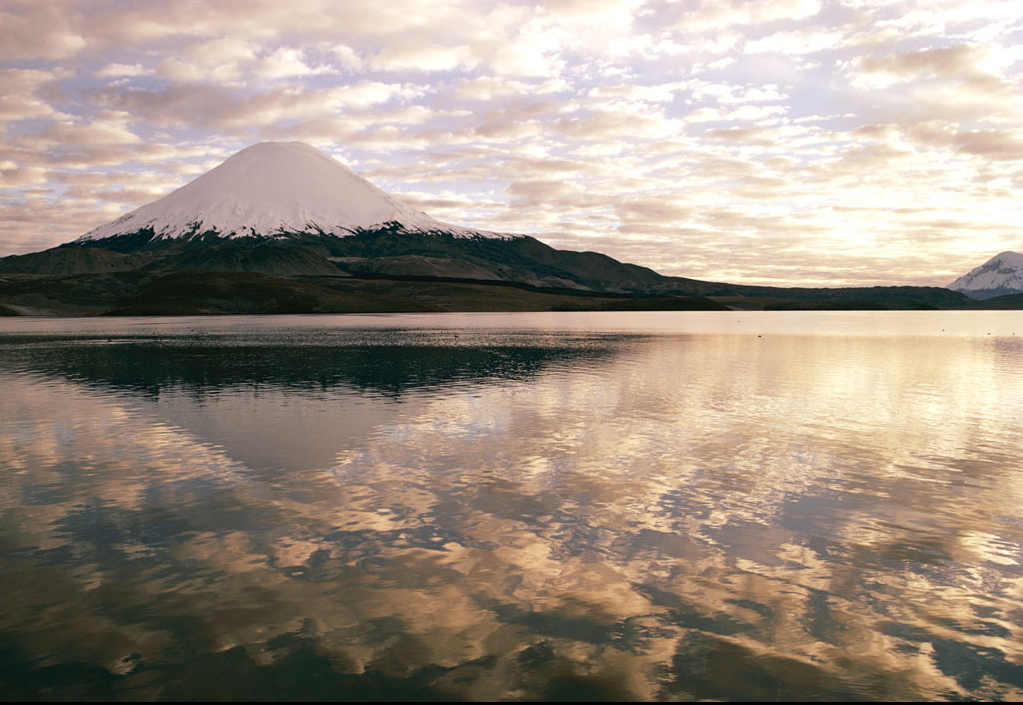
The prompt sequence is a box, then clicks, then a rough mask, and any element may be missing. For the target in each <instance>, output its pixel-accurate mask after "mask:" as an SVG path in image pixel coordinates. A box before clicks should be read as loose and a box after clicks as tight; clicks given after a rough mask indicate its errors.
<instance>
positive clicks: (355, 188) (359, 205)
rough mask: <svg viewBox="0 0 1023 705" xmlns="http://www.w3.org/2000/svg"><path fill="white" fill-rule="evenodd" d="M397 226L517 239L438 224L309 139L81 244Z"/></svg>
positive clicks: (241, 158)
mask: <svg viewBox="0 0 1023 705" xmlns="http://www.w3.org/2000/svg"><path fill="white" fill-rule="evenodd" d="M395 224H397V225H398V226H400V228H401V229H403V230H405V231H408V232H430V231H442V232H445V233H449V234H452V235H455V236H462V237H501V238H507V237H510V236H508V235H497V234H495V233H489V232H484V231H478V230H471V229H469V228H462V227H458V226H455V225H447V224H445V223H441V222H439V221H436V220H434V219H433V218H431V217H430V216H428V215H426V214H425V213H422V212H420V211H417V210H415V209H413V208H410V207H409V206H407V205H405V204H403V203H401V202H400V201H398V200H397V199H395V198H393V197H391V196H389V195H388V194H386V193H384V192H383V191H381V190H380V189H379V188H377V187H376V186H374V185H373V184H371V183H369V182H368V181H366V180H365V179H363V178H362V177H361V176H358V175H356V174H355V173H354V172H353V171H351V170H350V169H349V168H348V167H346V166H343V165H342V164H341V163H339V162H338V161H336V160H334V159H333V158H331V157H329V156H327V155H326V154H324V153H323V152H320V151H319V150H317V149H315V148H313V147H310V146H309V145H307V144H303V143H301V142H262V143H260V144H255V145H252V146H251V147H247V148H246V149H243V150H242V151H240V152H238V153H237V154H235V155H234V156H232V157H230V158H229V159H227V161H225V162H224V163H223V164H221V165H220V166H218V167H215V168H214V169H211V170H210V171H208V172H206V173H205V174H203V175H202V176H200V177H198V178H197V179H195V180H194V181H191V182H189V183H187V184H185V185H184V186H182V187H181V188H179V189H178V190H176V191H174V192H172V193H169V194H167V195H166V196H164V197H163V198H161V199H159V200H157V201H153V202H152V203H149V204H146V205H144V206H142V207H141V208H138V209H136V210H134V211H132V212H131V213H128V214H127V215H123V216H121V217H120V218H118V219H117V220H115V221H113V222H112V223H108V224H106V225H102V226H100V227H98V228H95V229H94V230H91V231H89V232H88V233H86V234H85V235H83V236H82V237H80V238H78V240H77V242H85V241H93V240H102V239H105V238H109V237H115V236H118V235H129V234H135V233H138V232H139V231H146V230H150V229H151V230H152V232H153V237H154V238H187V237H192V236H195V235H202V234H206V233H211V232H212V233H214V234H216V235H217V236H219V237H222V238H239V237H253V236H256V237H283V236H286V235H288V234H290V233H320V232H322V233H327V234H332V235H337V236H345V235H349V234H351V233H353V232H357V231H360V230H371V229H374V228H380V227H385V226H394V225H395Z"/></svg>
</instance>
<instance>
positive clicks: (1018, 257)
mask: <svg viewBox="0 0 1023 705" xmlns="http://www.w3.org/2000/svg"><path fill="white" fill-rule="evenodd" d="M948 288H949V289H951V290H953V291H960V292H962V293H964V294H966V295H967V296H970V297H971V298H974V299H990V298H994V297H996V296H1005V295H1012V294H1021V293H1023V254H1020V253H1019V252H1012V251H1011V250H1006V251H1005V252H999V253H998V254H997V255H995V256H994V257H992V258H991V259H989V260H988V261H987V262H985V263H984V264H982V265H980V266H979V267H974V268H973V269H971V270H970V271H969V272H967V273H966V274H964V275H963V276H961V277H959V278H958V279H956V280H955V281H954V282H952V283H951V284H949V285H948Z"/></svg>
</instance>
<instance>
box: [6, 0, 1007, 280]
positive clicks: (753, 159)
mask: <svg viewBox="0 0 1023 705" xmlns="http://www.w3.org/2000/svg"><path fill="white" fill-rule="evenodd" d="M1021 77H1023V6H1021V5H1020V4H1019V2H1018V0H1002V1H997V2H992V1H989V0H988V1H986V0H947V1H946V0H745V1H744V0H714V1H711V0H679V1H677V2H669V1H665V0H650V1H646V0H557V1H555V2H543V3H519V2H489V1H488V2H483V1H479V0H472V1H468V0H465V1H457V0H456V1H452V2H424V0H391V1H390V2H388V3H376V2H374V3H370V2H363V1H361V0H354V1H351V2H344V3H335V2H326V1H319V0H313V1H306V0H294V1H293V2H290V3H281V2H279V1H274V2H252V1H250V0H245V1H244V2H243V1H241V0H235V1H226V2H189V3H184V4H183V3H168V2H162V1H160V2H154V1H138V2H117V1H101V0H96V1H88V2H85V1H76V0H61V1H51V0H34V1H30V2H20V1H17V0H0V121H2V125H3V131H2V133H0V208H2V212H3V217H2V218H0V255H7V254H14V253H23V252H31V251H35V250H40V249H43V248H46V247H51V246H54V245H57V244H60V243H62V242H66V241H69V240H72V239H74V238H76V237H78V236H79V235H81V234H83V233H85V232H86V231H88V230H90V229H91V228H93V227H95V226H98V225H101V224H103V223H105V222H108V221H110V220H113V219H114V218H116V217H117V216H119V215H121V214H123V213H125V212H127V211H129V210H132V209H134V208H136V207H137V206H139V205H142V204H143V203H147V202H149V201H152V200H155V199H156V198H158V197H160V196H162V195H164V194H166V193H168V192H170V191H171V190H173V189H174V188H177V187H178V186H181V185H183V184H184V183H186V182H187V181H188V180H190V179H192V178H194V177H195V176H197V175H199V174H200V173H202V172H203V171H206V170H208V169H209V168H212V167H213V166H215V165H217V164H218V163H220V162H221V161H223V160H224V159H225V158H227V157H228V156H230V155H231V154H233V153H234V152H236V151H238V150H240V149H242V148H244V147H246V146H248V145H250V144H252V143H255V142H261V141H266V140H299V141H303V142H308V143H310V144H312V145H314V146H316V147H318V148H320V149H322V150H324V151H325V152H327V153H329V154H331V155H333V156H335V157H336V158H338V159H339V160H340V161H342V162H343V163H345V164H347V165H348V166H350V167H351V168H353V169H354V170H356V171H357V172H359V173H360V174H362V175H363V176H365V177H366V178H368V179H369V180H370V181H372V182H373V183H375V184H376V185H378V186H380V187H381V188H383V189H384V190H386V191H388V192H390V193H392V194H395V195H396V196H399V197H401V198H402V199H404V200H405V201H406V202H408V203H410V204H412V205H414V206H416V207H417V208H420V209H422V210H425V211H426V212H428V213H429V214H430V215H432V216H433V217H435V218H437V219H439V220H442V221H446V222H451V223H456V224H462V225H468V226H471V227H477V228H480V229H487V230H496V231H502V232H518V233H528V234H531V235H534V236H536V237H538V238H540V239H541V240H543V241H545V242H547V243H549V244H551V245H554V246H555V247H560V248H567V249H576V250H596V251H599V252H604V253H606V254H609V255H611V256H612V257H615V258H617V259H620V260H623V261H627V262H634V263H636V264H641V265H645V266H648V267H652V268H654V269H656V270H658V271H660V272H662V273H664V274H671V275H680V276H688V277H694V278H698V279H709V280H718V281H731V282H737V283H738V282H742V283H762V284H779V285H789V284H806V285H818V286H819V285H877V284H930V285H945V284H948V283H949V282H950V281H952V280H953V279H955V278H956V277H958V276H960V275H962V274H964V273H965V272H966V271H968V270H970V269H972V268H973V267H975V266H978V265H980V264H982V263H983V262H984V261H986V260H987V259H988V258H989V257H991V256H993V255H995V254H997V253H999V252H1001V251H1003V250H1016V251H1020V250H1023V235H1021V229H1020V227H1021V223H1023V202H1021V198H1020V196H1021V193H1023V92H1021V88H1023V85H1021Z"/></svg>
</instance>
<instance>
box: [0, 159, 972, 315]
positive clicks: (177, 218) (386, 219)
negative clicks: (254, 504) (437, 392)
mask: <svg viewBox="0 0 1023 705" xmlns="http://www.w3.org/2000/svg"><path fill="white" fill-rule="evenodd" d="M182 271H188V272H210V273H221V274H224V275H227V274H230V273H234V274H235V275H237V276H235V277H234V278H231V277H227V278H226V279H225V278H224V277H221V278H220V279H221V280H222V281H224V282H235V283H237V282H239V281H243V280H244V281H261V280H257V279H252V278H248V279H246V278H245V277H244V276H242V275H257V274H258V275H264V276H270V277H276V278H286V279H287V278H291V279H294V278H305V279H308V278H311V277H319V278H320V281H321V283H324V284H326V285H329V286H332V287H336V286H341V284H339V283H338V282H340V281H341V280H358V279H368V280H373V281H377V282H379V281H382V280H390V281H392V282H399V281H400V282H405V284H402V285H401V286H400V287H399V285H398V284H393V287H397V288H400V289H401V290H402V291H403V292H405V293H406V294H407V293H408V291H409V286H410V285H409V282H416V281H418V282H420V283H421V284H422V283H425V282H433V284H431V285H430V287H427V286H425V284H424V285H423V286H422V287H420V288H421V289H422V290H423V296H424V297H432V299H431V300H433V301H436V300H437V296H439V295H438V294H437V293H436V291H437V286H436V285H435V284H436V283H437V282H440V281H447V282H449V283H450V284H451V286H449V287H448V290H447V291H448V295H450V297H451V301H450V302H449V303H450V305H455V306H463V307H466V308H462V309H460V310H475V309H473V308H472V306H474V305H476V304H474V303H473V302H472V299H471V298H466V297H465V296H464V293H460V292H462V290H461V289H457V286H469V285H470V284H471V285H472V286H476V287H478V286H484V285H488V284H489V285H496V284H502V285H507V284H515V285H520V286H524V287H529V288H531V289H535V290H538V291H546V292H549V293H550V294H551V295H552V296H566V295H571V293H572V292H576V293H577V294H578V295H580V296H588V295H593V294H601V295H607V296H613V297H614V296H618V297H626V298H629V297H631V298H632V300H633V303H632V304H620V305H621V306H626V305H630V306H636V307H638V308H648V307H649V306H651V305H654V304H652V303H651V301H650V299H651V297H653V298H661V299H664V298H667V299H668V300H667V301H662V302H661V303H657V304H656V305H657V306H661V307H667V308H671V307H673V306H675V307H699V308H707V307H708V304H707V303H706V300H705V299H706V297H723V298H726V299H728V300H729V303H728V305H729V306H730V307H732V308H758V307H760V308H763V307H778V308H814V307H822V308H958V307H968V306H969V302H970V299H969V298H968V297H967V296H965V295H964V294H961V293H957V292H953V291H951V290H949V289H945V288H940V287H853V288H846V289H812V288H806V287H796V288H784V287H766V286H751V285H735V284H728V283H723V282H707V281H701V280H696V279H689V278H685V277H670V276H664V275H661V274H659V273H658V272H656V271H654V270H652V269H650V268H648V267H643V266H640V265H636V264H630V263H626V262H619V261H618V260H615V259H614V258H612V257H609V256H608V255H605V254H602V253H599V252H576V251H572V250H558V249H555V248H553V247H551V246H549V245H547V244H545V243H543V242H541V241H540V240H537V239H536V238H533V237H531V236H528V235H512V234H506V233H494V232H490V231H485V230H476V229H471V228H466V227H463V226H456V225H449V224H445V223H442V222H440V221H438V220H435V219H434V218H432V217H430V216H429V215H427V214H425V213H422V212H420V211H417V210H415V209H413V208H411V207H409V206H407V205H404V204H402V203H401V202H400V201H399V200H398V199H395V198H393V197H391V196H389V195H387V194H386V193H385V192H383V191H382V190H380V189H379V188H377V187H376V186H374V185H372V184H370V183H369V182H368V181H366V180H365V179H363V178H362V177H360V176H358V175H356V174H355V173H354V172H352V171H351V170H350V169H348V168H347V167H345V166H344V165H342V164H340V163H339V162H337V161H336V160H334V159H333V158H331V157H329V156H327V155H325V154H323V153H321V152H319V151H318V150H316V149H314V148H313V147H310V146H309V145H304V144H301V143H277V142H267V143H259V144H256V145H252V146H251V147H248V148H246V149H244V150H242V151H240V152H238V153H237V154H235V155H233V156H231V157H230V158H228V159H227V160H225V161H224V162H223V163H222V164H220V165H219V166H217V167H214V168H213V169H211V170H210V171H208V172H206V173H205V174H203V175H201V176H199V177H197V178H196V179H194V180H192V181H190V182H189V183H187V184H185V185H184V186H182V187H181V188H179V189H177V190H175V191H173V192H171V193H170V194H167V195H166V196H164V197H162V198H160V199H157V200H156V201H153V202H152V203H149V204H146V205H144V206H141V207H140V208H137V209H135V210H134V211H132V212H130V213H128V214H126V215H124V216H121V217H120V218H118V219H116V220H114V221H112V222H110V223H107V224H106V225H103V226H100V227H98V228H93V229H92V230H90V231H89V232H87V233H86V234H85V235H83V236H81V237H79V238H77V239H76V240H74V241H72V242H68V243H64V244H62V245H59V246H58V247H55V248H51V249H49V250H44V251H42V252H36V253H30V254H27V255H13V256H10V257H6V258H0V273H7V274H11V275H17V276H19V277H21V278H20V279H19V280H18V281H16V282H9V283H8V284H5V285H3V286H0V289H2V291H0V304H4V305H5V306H6V310H16V311H19V310H20V311H41V310H45V306H47V305H49V304H47V302H52V301H57V303H55V304H53V310H55V311H58V312H59V311H62V310H63V311H67V312H71V313H75V312H81V311H83V310H86V309H89V310H93V311H97V310H98V311H99V312H100V313H102V312H104V311H112V310H125V309H126V307H127V308H128V309H131V310H134V311H143V310H147V309H146V307H145V306H144V305H143V304H142V302H140V300H138V295H139V292H145V291H150V292H156V291H160V292H166V291H168V290H169V289H168V288H167V287H156V288H152V287H150V286H149V283H150V282H152V281H155V280H157V279H160V280H165V281H166V282H170V283H171V284H169V285H168V286H171V285H174V283H175V282H176V283H178V284H180V283H182V282H185V281H191V280H190V279H188V277H184V278H182V277H177V278H175V277H171V278H170V279H165V277H166V276H167V275H168V274H172V273H174V272H182ZM122 275H123V276H122ZM75 276H81V277H85V278H83V279H82V280H81V281H78V282H76V281H75V280H74V277H75ZM33 277H35V278H39V277H43V278H45V277H50V278H59V282H58V283H59V284H60V285H59V286H57V285H56V284H55V285H54V286H49V285H44V284H45V283H44V284H40V285H39V286H36V284H33V282H32V281H31V279H32V278H33ZM69 277H70V279H69ZM54 281H57V280H56V279H55V280H54ZM37 283H38V282H37ZM306 283H308V282H306ZM456 285H457V286H456ZM61 286H63V287H69V289H75V290H76V291H78V293H73V292H70V293H68V294H67V295H66V296H64V295H63V294H60V288H61ZM103 286H110V287H113V289H112V290H111V291H112V292H113V293H111V294H110V296H106V295H105V294H102V291H101V289H102V287H103ZM225 286H228V285H227V284H225ZM230 286H232V287H233V286H235V284H231V285H230ZM352 286H354V284H353V285H352ZM375 286H376V289H374V291H378V293H379V295H381V296H382V297H383V298H388V295H387V293H386V291H384V290H383V289H381V288H380V285H375ZM76 287H77V288H76ZM132 287H134V289H133V288H132ZM147 287H148V288H147ZM257 288H258V290H259V292H262V293H263V294H265V295H267V296H275V295H276V294H274V293H273V292H281V291H287V292H292V293H294V291H295V289H294V287H293V286H291V285H287V286H286V285H284V284H281V285H280V286H268V285H264V284H260V285H259V287H257ZM413 288H414V287H413ZM427 289H430V292H432V293H430V292H427V291H426V290H427ZM129 290H130V291H129ZM232 291H234V289H232ZM475 291H477V293H479V291H480V290H478V289H477V290H475ZM5 292H6V293H5ZM40 292H43V293H40ZM90 292H91V293H90ZM97 292H99V293H97ZM132 292H134V294H132ZM566 292H567V293H566ZM321 293H322V292H321ZM306 294H307V295H306ZM306 294H303V296H302V297H299V299H301V300H307V301H313V300H318V301H321V303H322V300H323V299H322V296H320V294H318V293H316V292H314V291H311V290H310V291H308V292H306ZM90 295H96V296H98V297H99V298H100V299H102V300H103V302H104V303H103V304H102V306H100V305H99V304H97V305H96V306H92V307H91V308H90V306H89V301H88V297H89V296H90ZM185 295H186V296H185V298H186V299H187V292H185ZM291 295H292V294H290V293H289V294H288V296H291ZM4 296H6V297H7V298H3V297H4ZM62 296H63V297H64V299H68V298H69V297H70V299H73V301H72V304H73V305H71V304H68V305H67V306H65V305H64V304H61V303H60V301H61V300H63V299H61V297H62ZM133 296H134V298H133ZM196 296H197V297H198V298H197V301H196V305H195V306H194V307H193V308H192V309H189V306H188V305H187V302H186V301H185V300H183V299H181V297H176V301H177V303H176V304H175V306H174V307H173V309H174V310H176V311H181V312H185V311H187V310H194V311H195V312H205V311H210V312H215V313H226V312H229V311H230V305H234V304H230V305H229V304H223V302H220V303H216V305H213V304H211V303H210V302H209V301H199V300H198V299H200V298H202V297H200V296H199V295H198V294H197V295H196ZM252 296H257V293H256V292H255V290H254V292H253V293H252ZM303 297H304V298H303ZM693 297H697V298H701V299H702V300H701V301H699V302H697V301H695V300H693ZM207 298H208V297H207ZM242 298H244V297H241V298H239V297H238V296H236V295H234V294H233V295H232V298H231V299H230V300H231V301H235V302H241V300H242ZM413 298H414V297H413ZM441 298H443V297H441ZM512 298H513V299H514V298H515V297H512ZM683 299H685V301H683ZM98 300H99V299H97V301H98ZM351 300H352V301H354V299H351ZM389 300H392V304H393V299H389ZM128 301H130V302H131V303H130V305H127V304H126V303H125V302H128ZM517 301H518V305H527V303H526V302H525V299H523V298H522V297H519V298H518V299H517ZM531 301H532V303H528V305H529V306H533V305H535V301H536V300H535V299H532V300H531ZM19 302H20V303H19ZM155 303H156V302H154V306H155ZM257 303H258V302H253V301H247V302H245V303H237V306H238V308H237V310H238V312H245V311H253V310H266V311H276V310H279V309H275V308H273V307H272V306H271V307H269V308H266V307H262V308H261V307H260V306H258V305H257ZM548 303H549V304H550V305H551V306H555V305H556V306H559V307H562V308H565V307H568V308H572V307H573V306H582V307H584V308H585V307H586V306H588V305H590V304H588V303H586V302H584V301H576V302H574V303H573V302H566V301H564V300H560V299H559V300H558V301H555V300H554V299H549V300H548ZM591 303H592V302H591ZM108 304H109V305H108ZM337 305H340V304H337V302H336V301H335V302H334V303H332V304H331V305H330V307H328V308H329V310H331V311H333V312H337V311H336V306H337ZM353 305H354V304H353ZM509 305H513V306H514V305H517V304H515V303H510V304H509ZM225 306H227V308H225ZM317 306H318V308H313V309H311V310H315V311H322V310H325V309H324V308H323V306H322V305H320V304H317ZM358 306H359V308H358V310H360V311H361V310H367V306H368V307H369V308H372V306H369V305H368V304H366V302H365V301H362V302H361V303H359V304H358ZM410 306H411V304H410ZM615 306H619V304H615ZM19 307H20V308H19ZM62 307H63V308H62ZM442 307H443V306H442ZM152 310H154V311H166V310H169V309H167V307H162V308H161V307H160V306H155V308H152ZM353 310H355V309H353ZM386 310H392V309H391V308H387V309H386ZM410 310H419V309H416V308H415V307H414V306H413V308H411V309H410ZM530 310H533V309H530ZM69 315H70V314H69Z"/></svg>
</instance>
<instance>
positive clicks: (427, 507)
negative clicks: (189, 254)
mask: <svg viewBox="0 0 1023 705" xmlns="http://www.w3.org/2000/svg"><path fill="white" fill-rule="evenodd" d="M1021 439H1023V315H1021V314H1020V313H1018V312H982V313H976V312H891V313H888V312H777V313H773V312H741V313H739V312H735V313H717V312H715V313H675V312H671V313H563V314H558V313H550V314H500V315H490V314H444V315H432V314H431V315H392V316H294V317H225V318H178V319H137V318H136V319H117V320H111V319H78V320H45V319H8V320H3V321H0V693H2V697H3V698H4V699H15V698H19V697H26V698H31V699H41V698H62V699H88V698H113V699H143V700H151V699H197V698H219V699H240V698H254V699H268V698H270V699H310V698H324V699H360V698H368V699H468V700H481V699H482V700H490V699H640V700H678V699H683V700H685V699H694V698H696V699H725V700H749V699H760V698H762V699H767V700H776V699H797V700H806V699H844V700H855V699H870V700H876V699H899V700H905V699H912V700H917V699H1016V700H1018V699H1020V698H1023V567H1021V560H1023V556H1021V541H1023V459H1021V443H1020V441H1021Z"/></svg>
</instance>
